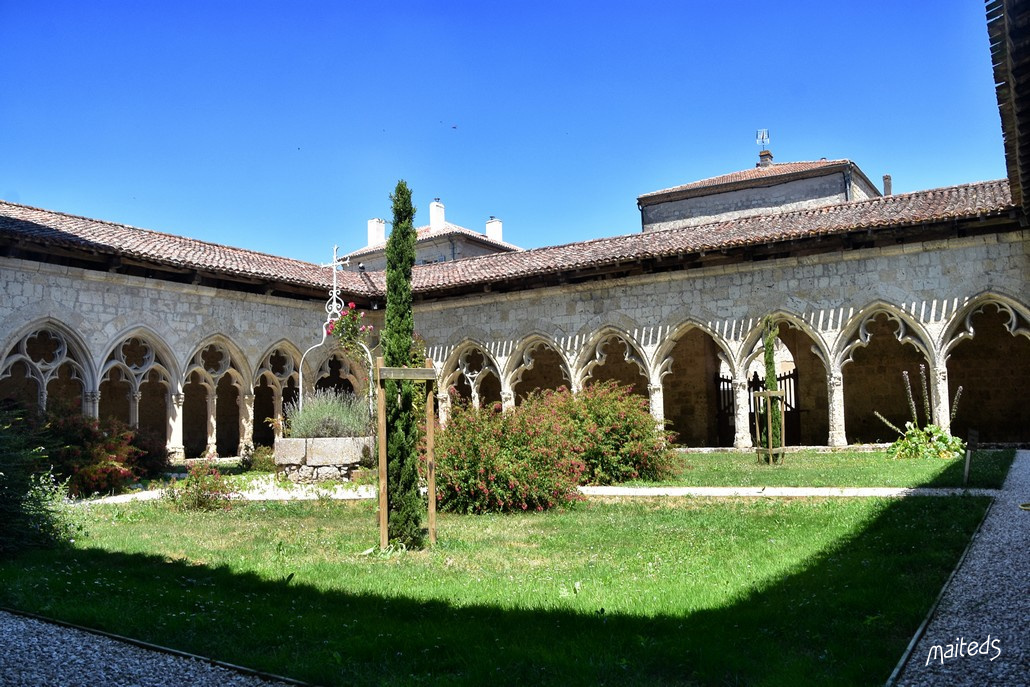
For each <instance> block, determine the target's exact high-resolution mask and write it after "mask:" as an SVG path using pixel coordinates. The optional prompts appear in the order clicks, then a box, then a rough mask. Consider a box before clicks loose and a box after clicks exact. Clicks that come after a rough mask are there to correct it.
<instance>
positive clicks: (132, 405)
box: [127, 391, 143, 427]
mask: <svg viewBox="0 0 1030 687" xmlns="http://www.w3.org/2000/svg"><path fill="white" fill-rule="evenodd" d="M127 396H128V398H129V426H130V427H139V402H140V399H141V398H143V394H142V393H140V392H139V391H132V392H130V393H128V394H127Z"/></svg>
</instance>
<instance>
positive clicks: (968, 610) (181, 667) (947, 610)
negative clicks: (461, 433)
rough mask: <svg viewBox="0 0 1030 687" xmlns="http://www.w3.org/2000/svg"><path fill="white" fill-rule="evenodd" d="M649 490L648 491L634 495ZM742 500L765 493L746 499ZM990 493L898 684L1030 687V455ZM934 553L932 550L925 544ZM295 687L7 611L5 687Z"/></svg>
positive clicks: (1, 654) (0, 632) (260, 492)
mask: <svg viewBox="0 0 1030 687" xmlns="http://www.w3.org/2000/svg"><path fill="white" fill-rule="evenodd" d="M642 491H645V490H634V492H642ZM646 491H648V492H651V494H649V495H663V494H664V492H663V494H659V493H657V492H658V491H662V490H646ZM665 491H668V490H665ZM727 491H731V490H727ZM743 491H754V492H757V493H754V494H750V493H749V494H743V493H741V492H743ZM794 491H795V490H790V489H780V488H777V489H773V488H768V489H765V490H762V489H761V488H757V489H754V490H741V489H734V490H732V492H733V493H732V494H729V493H727V494H718V495H726V496H731V495H732V496H741V495H762V496H802V495H803V494H800V493H792V492H794ZM833 491H834V492H835V493H834V494H832V495H834V496H859V495H863V496H865V495H872V494H864V493H862V494H860V493H851V492H859V491H865V490H851V489H841V490H833ZM873 491H876V492H880V491H887V490H873ZM890 491H892V492H902V493H898V494H891V495H916V494H925V495H927V496H931V495H938V494H937V492H938V491H940V492H947V491H950V490H890ZM366 492H368V493H366ZM773 492H775V493H773ZM990 493H991V494H992V495H994V496H995V502H994V506H993V507H992V509H991V512H990V514H989V515H988V517H987V519H986V520H985V521H984V523H983V527H982V528H981V530H980V533H979V534H978V535H977V537H976V539H975V540H974V542H973V545H972V546H971V547H970V549H969V554H968V555H967V557H966V559H965V561H964V562H963V564H962V567H961V568H960V569H959V570H958V572H957V573H956V574H955V576H954V578H953V579H952V581H951V584H950V585H949V587H948V589H947V591H946V592H945V594H944V596H943V598H942V600H941V603H940V606H939V607H938V608H937V611H936V613H935V614H934V617H933V618H932V620H931V622H930V623H929V625H928V626H927V628H926V632H925V634H924V635H923V637H922V639H921V640H920V641H919V642H918V644H917V645H916V647H915V648H914V650H913V652H912V654H911V656H910V657H909V660H908V662H907V663H906V665H905V667H904V669H903V670H902V672H901V674H900V676H899V678H898V680H897V683H896V684H898V685H942V684H947V685H987V684H996V685H1007V686H1009V685H1011V686H1020V685H1023V686H1025V687H1030V646H1028V645H1030V641H1028V640H1030V632H1028V631H1027V627H1028V624H1030V555H1028V552H1030V511H1024V510H1021V509H1020V508H1019V505H1020V504H1021V503H1027V502H1030V451H1020V452H1019V453H1018V454H1017V456H1016V460H1015V462H1014V463H1013V465H1012V470H1011V471H1010V472H1009V476H1008V478H1007V479H1006V481H1005V485H1004V488H1003V489H1002V490H1001V491H999V492H990ZM634 495H643V494H636V493H635V494H634ZM668 495H673V494H668ZM675 495H680V494H678V493H677V494H675ZM694 495H705V496H714V495H716V494H707V493H706V494H694ZM804 495H808V494H804ZM820 495H830V494H820ZM875 495H877V496H883V495H886V494H881V493H876V494H875ZM150 496H151V493H149V492H143V493H140V494H135V495H132V496H131V498H132V499H134V500H135V499H146V498H148V497H150ZM373 496H374V493H372V490H371V489H367V490H366V489H362V490H354V489H349V490H341V493H339V494H332V495H331V497H335V498H369V497H373ZM247 497H248V498H256V499H275V498H278V499H284V498H286V499H309V498H317V497H318V491H317V490H314V489H304V488H301V489H298V488H291V489H287V490H285V491H284V492H281V491H280V490H278V489H277V488H276V487H275V486H274V485H272V484H268V485H261V486H260V487H258V488H257V489H255V490H254V491H253V492H252V493H251V494H248V495H247ZM104 500H108V501H109V500H126V499H125V498H124V497H115V499H104ZM927 545H928V546H932V545H933V543H932V542H927ZM970 642H976V646H975V649H976V653H973V652H972V651H971V650H970ZM985 646H986V650H984V649H983V647H985ZM980 652H982V653H980ZM289 684H291V683H289V682H281V681H272V680H267V679H264V678H261V677H257V676H252V675H244V674H241V673H239V672H237V671H234V670H231V669H229V668H225V667H222V666H217V665H212V664H210V663H208V662H206V661H203V660H200V659H195V658H187V657H183V656H177V655H171V654H166V653H162V652H158V651H153V650H149V649H144V648H142V647H138V646H135V645H133V644H130V643H126V642H122V641H117V640H114V639H110V638H108V637H103V636H99V635H95V634H92V633H89V632H82V631H80V630H74V629H70V628H66V627H63V626H60V625H54V624H51V623H46V622H42V621H39V620H35V619H31V618H24V617H21V616H17V615H13V614H10V613H5V612H2V611H0V685H2V686H4V687H7V686H11V687H22V686H26V687H27V686H29V685H31V686H32V687H35V686H37V685H61V686H62V687H79V686H82V687H87V686H88V687H92V686H93V685H114V686H122V685H125V686H126V687H128V686H130V685H131V686H133V687H165V686H172V685H176V686H178V685H191V686H198V687H207V686H210V687H270V686H274V687H279V686H285V685H289Z"/></svg>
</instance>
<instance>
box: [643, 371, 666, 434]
mask: <svg viewBox="0 0 1030 687" xmlns="http://www.w3.org/2000/svg"><path fill="white" fill-rule="evenodd" d="M647 397H648V399H650V401H651V416H652V417H654V419H655V422H657V423H658V426H659V427H663V428H664V427H665V389H664V388H662V383H661V382H658V383H657V384H648V385H647Z"/></svg>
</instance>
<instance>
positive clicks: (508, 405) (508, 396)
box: [501, 388, 515, 410]
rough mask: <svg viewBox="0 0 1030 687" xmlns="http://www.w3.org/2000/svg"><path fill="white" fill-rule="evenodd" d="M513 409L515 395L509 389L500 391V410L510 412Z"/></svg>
mask: <svg viewBox="0 0 1030 687" xmlns="http://www.w3.org/2000/svg"><path fill="white" fill-rule="evenodd" d="M514 407H515V394H514V393H513V392H512V390H511V389H504V388H502V389H501V408H502V409H503V410H511V409H512V408H514Z"/></svg>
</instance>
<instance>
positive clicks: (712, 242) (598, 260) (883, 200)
mask: <svg viewBox="0 0 1030 687" xmlns="http://www.w3.org/2000/svg"><path fill="white" fill-rule="evenodd" d="M1012 207H1013V206H1012V202H1011V199H1010V197H1009V189H1008V183H1007V181H1006V180H1004V179H1002V180H998V181H988V182H980V183H975V184H964V185H961V186H952V187H947V188H939V189H933V190H930V191H920V192H916V193H907V194H899V195H893V196H885V197H878V198H873V199H870V200H864V201H857V202H850V203H843V204H839V205H831V206H826V207H822V208H818V209H811V210H802V211H796V212H784V213H777V214H764V215H756V216H753V217H745V218H741V219H735V220H728V221H723V222H715V223H712V224H704V225H700V226H694V227H688V228H683V229H667V230H663V231H653V232H648V233H636V234H628V235H625V236H615V237H612V238H603V239H596V240H593V241H584V242H582V243H571V244H567V245H563V246H550V247H546V248H537V249H532V250H526V251H522V252H519V253H503V254H498V255H487V256H481V257H476V258H468V259H465V260H459V261H456V262H451V263H442V264H437V265H424V266H419V267H416V268H415V270H414V272H413V275H412V281H413V286H414V288H415V290H416V291H421V292H431V291H434V290H442V289H453V288H460V287H463V286H471V285H474V284H484V283H490V282H493V281H500V280H502V279H513V278H526V277H533V276H536V275H545V274H553V273H555V272H557V271H571V270H582V269H589V268H598V267H604V266H606V265H614V264H617V263H620V262H627V261H634V260H640V259H651V258H670V257H671V258H675V257H676V256H679V255H684V254H691V253H698V252H703V251H704V252H708V251H716V250H721V249H728V248H738V247H745V246H758V245H763V244H767V243H773V242H779V241H789V240H794V239H804V238H811V237H817V236H832V235H840V234H846V233H848V232H852V231H855V230H866V229H877V228H882V227H895V226H906V225H917V224H924V223H929V222H940V221H944V220H949V219H966V218H969V219H975V218H978V217H983V216H999V215H1004V214H1006V213H1008V212H1009V210H1011V209H1012Z"/></svg>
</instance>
